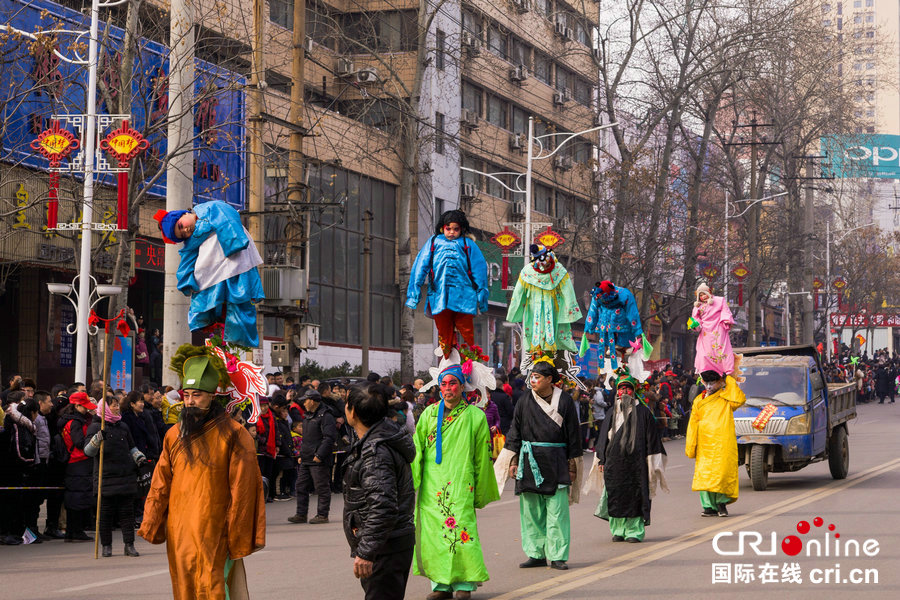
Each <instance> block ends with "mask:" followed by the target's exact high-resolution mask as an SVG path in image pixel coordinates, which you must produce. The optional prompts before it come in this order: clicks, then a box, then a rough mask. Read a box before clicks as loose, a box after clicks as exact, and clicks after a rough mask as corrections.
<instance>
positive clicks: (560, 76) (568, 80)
mask: <svg viewBox="0 0 900 600" xmlns="http://www.w3.org/2000/svg"><path fill="white" fill-rule="evenodd" d="M575 79H576V78H575V73H573V72H572V71H569V70H568V69H566V68H563V67H561V66H559V65H556V89H558V90H559V91H563V90H565V89H567V90H569V92H574V90H575Z"/></svg>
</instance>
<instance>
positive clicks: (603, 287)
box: [597, 280, 616, 294]
mask: <svg viewBox="0 0 900 600" xmlns="http://www.w3.org/2000/svg"><path fill="white" fill-rule="evenodd" d="M597 287H599V288H600V291H601V292H603V293H604V294H612V293H613V292H615V291H616V286H615V285H613V282H612V281H609V280H604V281H601V282H600V283H598V284H597Z"/></svg>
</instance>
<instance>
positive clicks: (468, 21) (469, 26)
mask: <svg viewBox="0 0 900 600" xmlns="http://www.w3.org/2000/svg"><path fill="white" fill-rule="evenodd" d="M462 26H463V30H464V31H468V32H469V33H471V34H472V35H474V36H475V37H477V38H478V39H479V40H480V39H481V17H480V16H479V15H478V13H476V12H475V11H474V10H472V9H470V8H463V10H462Z"/></svg>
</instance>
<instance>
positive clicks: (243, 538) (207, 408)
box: [138, 344, 266, 600]
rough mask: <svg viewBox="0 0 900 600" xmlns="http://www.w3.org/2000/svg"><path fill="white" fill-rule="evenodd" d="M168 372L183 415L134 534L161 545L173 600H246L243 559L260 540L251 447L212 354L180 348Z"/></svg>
mask: <svg viewBox="0 0 900 600" xmlns="http://www.w3.org/2000/svg"><path fill="white" fill-rule="evenodd" d="M171 366H172V369H173V370H174V371H176V372H178V373H180V374H182V376H183V387H184V408H183V409H182V411H181V418H180V420H179V422H178V423H177V424H176V425H175V426H174V427H172V428H171V429H169V431H168V432H166V437H165V440H164V441H163V451H162V455H161V456H160V458H159V463H158V464H157V467H156V471H155V472H154V474H153V482H152V484H151V487H150V493H149V494H148V496H147V501H146V504H145V507H144V521H143V523H142V524H141V529H140V531H138V534H139V535H140V536H141V537H143V538H144V539H146V540H147V541H148V542H150V543H152V544H161V543H163V542H166V550H167V553H168V557H169V573H170V575H171V578H172V595H173V597H174V598H175V599H176V600H188V599H194V598H225V597H226V593H227V594H228V596H229V597H230V598H247V597H248V593H247V589H246V577H245V575H244V567H243V561H242V559H243V557H245V556H248V555H250V554H251V553H253V552H256V551H257V550H260V549H262V548H263V547H264V546H265V540H266V517H265V501H264V499H263V492H262V477H261V476H260V473H259V467H258V466H257V462H256V445H255V444H254V442H253V438H251V437H250V434H249V433H248V432H247V430H246V429H245V428H244V427H242V426H241V425H240V424H239V423H237V422H236V421H234V420H233V419H231V418H230V417H229V415H228V414H227V413H226V412H225V406H224V403H223V402H222V397H221V396H217V394H216V392H217V391H218V389H219V388H220V387H221V388H222V389H224V388H226V387H227V386H228V382H229V379H228V371H227V369H226V367H225V364H224V363H223V362H222V360H221V359H220V358H219V357H218V356H216V355H215V354H214V353H213V351H212V349H211V348H209V347H205V348H203V347H195V346H190V345H188V344H186V345H184V346H182V347H181V348H179V349H178V353H177V354H176V355H175V356H174V357H173V358H172V365H171ZM226 590H227V591H226Z"/></svg>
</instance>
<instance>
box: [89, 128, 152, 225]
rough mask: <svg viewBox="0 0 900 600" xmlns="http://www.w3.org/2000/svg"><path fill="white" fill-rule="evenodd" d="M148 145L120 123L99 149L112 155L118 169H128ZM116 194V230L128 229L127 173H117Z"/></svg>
mask: <svg viewBox="0 0 900 600" xmlns="http://www.w3.org/2000/svg"><path fill="white" fill-rule="evenodd" d="M149 145H150V143H149V142H148V141H147V140H146V139H144V136H142V135H141V134H140V133H138V132H137V131H136V130H134V129H132V128H131V127H130V126H129V125H128V121H127V120H124V121H122V126H121V127H119V128H118V129H116V130H114V131H110V132H109V135H107V136H106V137H105V138H103V141H102V142H100V148H102V149H103V150H106V151H107V152H109V153H110V154H112V156H113V158H115V160H116V162H117V163H118V166H119V168H120V169H128V163H129V162H131V159H133V158H134V157H135V156H137V155H138V154H139V153H141V152H143V151H144V150H146V149H147V147H148V146H149ZM117 176H118V188H119V189H118V194H117V196H116V229H128V171H127V170H126V171H121V172H119V173H117Z"/></svg>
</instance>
